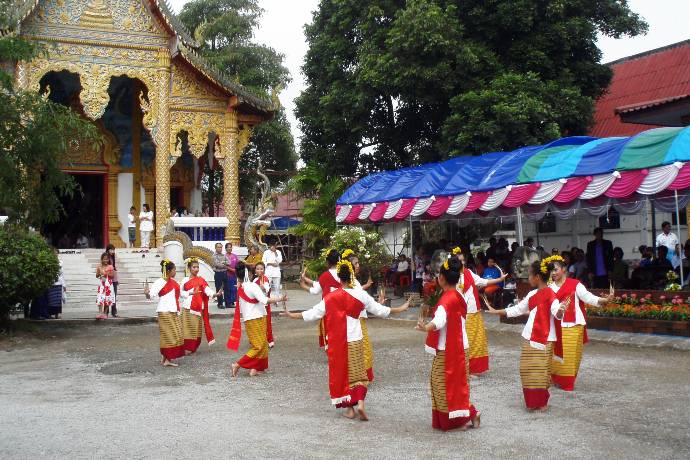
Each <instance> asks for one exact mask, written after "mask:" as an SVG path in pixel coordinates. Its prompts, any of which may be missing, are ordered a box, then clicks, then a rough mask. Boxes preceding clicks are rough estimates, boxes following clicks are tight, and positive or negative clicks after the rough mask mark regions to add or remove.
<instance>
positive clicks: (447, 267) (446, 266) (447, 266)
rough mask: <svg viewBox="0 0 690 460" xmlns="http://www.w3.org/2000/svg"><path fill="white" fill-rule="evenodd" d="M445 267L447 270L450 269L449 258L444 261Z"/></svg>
mask: <svg viewBox="0 0 690 460" xmlns="http://www.w3.org/2000/svg"><path fill="white" fill-rule="evenodd" d="M443 268H445V269H446V270H448V269H449V265H448V259H446V261H445V262H443Z"/></svg>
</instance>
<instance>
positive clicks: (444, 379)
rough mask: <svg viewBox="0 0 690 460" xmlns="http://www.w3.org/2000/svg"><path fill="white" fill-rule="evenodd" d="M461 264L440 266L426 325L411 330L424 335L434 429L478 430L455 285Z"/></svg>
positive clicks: (462, 302) (454, 261)
mask: <svg viewBox="0 0 690 460" xmlns="http://www.w3.org/2000/svg"><path fill="white" fill-rule="evenodd" d="M461 271H462V263H461V262H460V260H459V259H457V258H455V257H453V258H450V259H448V260H446V261H445V262H444V263H443V265H442V266H441V270H440V272H439V275H438V278H437V280H438V281H437V282H438V285H439V286H440V287H441V289H443V294H441V298H440V299H439V300H438V303H437V304H436V306H435V308H434V312H433V315H434V317H433V319H432V320H431V321H429V322H428V323H424V320H423V319H421V318H420V320H419V322H418V323H417V326H416V327H415V329H417V330H418V331H422V332H427V333H428V334H427V339H426V347H425V348H426V350H427V351H428V352H429V353H431V354H432V355H434V361H433V363H432V365H431V376H430V381H431V426H432V427H433V428H435V429H437V430H443V431H449V430H455V429H459V430H465V429H467V428H468V427H470V426H471V427H473V428H479V425H480V423H481V412H479V411H477V409H476V408H475V407H474V405H473V404H472V403H471V402H470V385H469V369H468V360H467V357H466V351H465V349H466V347H467V344H466V337H465V334H464V329H463V317H464V316H465V314H466V309H467V305H466V303H465V300H464V298H463V297H462V295H461V294H460V293H459V292H458V291H457V289H456V285H457V283H458V280H459V278H460V273H461Z"/></svg>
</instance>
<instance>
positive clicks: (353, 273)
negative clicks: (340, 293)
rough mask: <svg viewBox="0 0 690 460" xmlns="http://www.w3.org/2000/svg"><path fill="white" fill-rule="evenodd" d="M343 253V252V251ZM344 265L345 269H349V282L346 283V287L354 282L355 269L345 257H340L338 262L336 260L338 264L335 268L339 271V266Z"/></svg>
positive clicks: (351, 285)
mask: <svg viewBox="0 0 690 460" xmlns="http://www.w3.org/2000/svg"><path fill="white" fill-rule="evenodd" d="M346 252H347V251H346ZM343 254H344V253H343ZM342 266H345V267H347V269H348V270H349V271H350V282H349V283H348V285H347V286H348V287H353V286H354V282H355V269H354V267H353V266H352V263H350V261H349V260H347V259H342V260H341V261H340V262H338V265H336V266H335V269H336V271H337V272H338V273H340V267H342Z"/></svg>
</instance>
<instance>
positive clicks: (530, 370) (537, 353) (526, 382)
mask: <svg viewBox="0 0 690 460" xmlns="http://www.w3.org/2000/svg"><path fill="white" fill-rule="evenodd" d="M552 354H553V342H549V343H548V345H546V348H545V349H544V350H539V349H537V348H534V347H532V346H531V345H530V344H529V340H525V341H524V342H522V352H521V354H520V380H521V381H522V387H523V388H529V389H536V388H538V389H548V388H549V386H550V385H551V356H552Z"/></svg>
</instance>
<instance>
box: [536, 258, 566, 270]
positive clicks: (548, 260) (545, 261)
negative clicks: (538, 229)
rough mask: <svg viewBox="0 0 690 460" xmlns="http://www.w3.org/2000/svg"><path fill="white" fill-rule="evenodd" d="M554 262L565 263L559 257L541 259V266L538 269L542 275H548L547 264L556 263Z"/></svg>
mask: <svg viewBox="0 0 690 460" xmlns="http://www.w3.org/2000/svg"><path fill="white" fill-rule="evenodd" d="M556 261H559V262H565V259H564V258H563V257H561V256H559V255H555V256H549V257H545V258H543V259H542V260H541V265H540V267H539V268H540V269H541V272H542V273H548V272H549V264H550V263H551V262H556Z"/></svg>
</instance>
